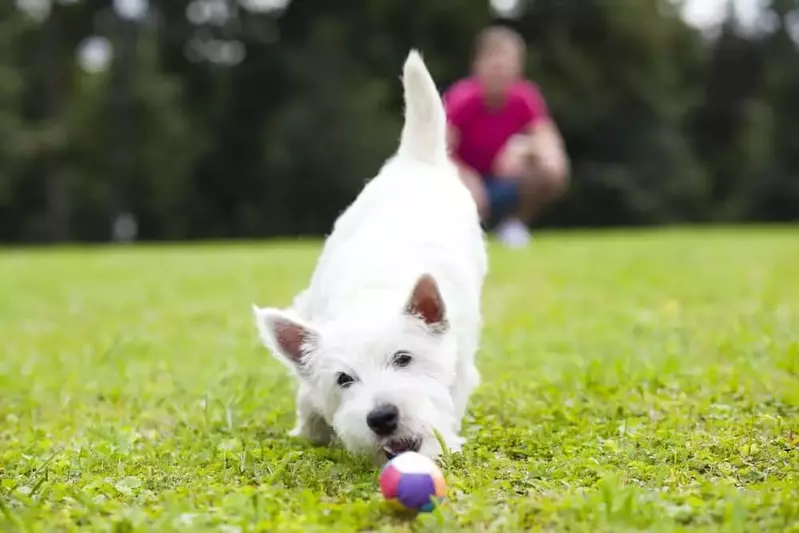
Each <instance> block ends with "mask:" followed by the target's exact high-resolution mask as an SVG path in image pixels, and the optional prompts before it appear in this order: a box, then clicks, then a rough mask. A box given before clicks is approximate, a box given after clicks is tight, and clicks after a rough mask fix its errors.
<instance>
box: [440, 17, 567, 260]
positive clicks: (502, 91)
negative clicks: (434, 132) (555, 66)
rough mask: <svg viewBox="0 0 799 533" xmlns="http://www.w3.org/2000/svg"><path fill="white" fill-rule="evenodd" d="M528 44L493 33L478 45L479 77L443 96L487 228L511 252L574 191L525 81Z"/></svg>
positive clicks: (453, 140)
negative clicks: (548, 207)
mask: <svg viewBox="0 0 799 533" xmlns="http://www.w3.org/2000/svg"><path fill="white" fill-rule="evenodd" d="M524 62H525V43H524V40H523V39H522V37H521V36H520V35H519V34H518V33H516V32H515V31H513V30H512V29H510V28H507V27H504V26H490V27H488V28H486V29H484V30H483V31H482V32H481V33H480V34H479V35H478V36H477V39H476V41H475V47H474V55H473V58H472V72H471V75H470V76H468V77H466V78H464V79H462V80H459V81H458V82H456V83H455V84H454V85H452V86H451V87H450V88H449V89H448V90H447V91H446V92H445V93H444V96H443V99H444V106H445V108H446V111H447V119H448V126H449V131H448V142H449V147H450V153H451V157H452V158H453V159H454V161H455V163H456V164H457V165H458V168H459V170H460V174H461V179H462V180H463V182H464V184H465V185H466V186H467V188H468V189H469V191H470V192H471V193H472V197H473V198H474V200H475V202H476V203H477V208H478V211H479V213H480V217H481V219H482V221H483V224H484V225H485V226H486V227H487V228H488V229H493V230H494V231H495V233H496V235H497V237H498V238H499V240H500V241H501V242H502V243H504V244H505V245H507V246H511V247H522V246H525V245H526V244H527V243H528V242H529V241H530V232H529V226H528V225H529V224H530V222H531V221H532V219H533V218H534V217H535V216H536V215H538V214H539V213H540V212H541V210H542V208H543V207H545V206H546V205H547V204H549V203H551V202H552V201H553V200H556V199H557V198H559V197H560V196H561V195H562V194H563V193H564V191H565V190H566V187H567V182H568V174H569V160H568V156H567V154H566V152H565V148H564V145H563V140H562V138H561V135H560V132H559V130H558V128H557V126H556V125H555V123H554V121H553V120H552V118H551V117H550V114H549V110H548V107H547V104H546V102H545V101H544V98H543V96H542V95H541V93H540V92H539V90H538V87H537V86H536V85H535V84H534V83H532V82H530V81H528V80H526V79H525V78H524V76H523V65H524Z"/></svg>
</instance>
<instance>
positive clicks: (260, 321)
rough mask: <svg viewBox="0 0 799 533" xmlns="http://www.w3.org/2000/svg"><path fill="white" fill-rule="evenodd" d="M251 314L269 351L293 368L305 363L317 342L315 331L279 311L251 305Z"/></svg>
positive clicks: (317, 337)
mask: <svg viewBox="0 0 799 533" xmlns="http://www.w3.org/2000/svg"><path fill="white" fill-rule="evenodd" d="M253 314H254V315H255V325H256V327H257V328H258V333H259V334H260V337H261V341H262V342H263V343H264V345H265V346H266V347H267V348H268V349H269V350H271V351H272V352H273V353H274V354H276V355H279V356H280V357H281V359H283V360H284V361H286V362H288V363H290V364H291V365H292V366H294V367H295V368H298V369H299V368H301V367H303V366H304V365H305V364H306V363H307V358H308V355H309V354H310V353H311V352H313V350H314V349H315V348H316V345H317V342H318V340H319V335H318V333H317V332H316V330H314V329H313V328H312V327H311V326H310V325H308V324H306V323H305V322H303V321H302V320H300V319H298V318H296V317H293V316H290V315H289V314H288V313H286V312H284V311H281V310H279V309H273V308H265V309H259V308H258V307H256V306H254V305H253Z"/></svg>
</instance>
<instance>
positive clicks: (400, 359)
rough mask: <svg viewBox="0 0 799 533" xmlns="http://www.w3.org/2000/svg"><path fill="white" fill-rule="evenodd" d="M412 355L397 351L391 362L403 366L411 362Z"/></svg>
mask: <svg viewBox="0 0 799 533" xmlns="http://www.w3.org/2000/svg"><path fill="white" fill-rule="evenodd" d="M412 359H413V357H412V356H411V354H409V353H408V352H397V353H395V354H394V358H393V360H392V363H393V364H394V366H396V367H399V368H403V367H406V366H408V365H409V364H411V360H412Z"/></svg>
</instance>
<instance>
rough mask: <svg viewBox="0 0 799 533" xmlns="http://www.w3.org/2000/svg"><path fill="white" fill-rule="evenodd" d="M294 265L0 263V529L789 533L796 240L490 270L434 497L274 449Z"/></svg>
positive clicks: (794, 487)
mask: <svg viewBox="0 0 799 533" xmlns="http://www.w3.org/2000/svg"><path fill="white" fill-rule="evenodd" d="M317 251H318V243H306V244H271V245H266V244H246V245H243V244H240V245H235V246H234V245H218V246H217V245H215V246H211V245H208V246H203V247H200V246H195V247H191V246H163V247H157V246H153V247H139V248H123V249H92V250H88V249H66V250H59V251H39V250H18V251H5V252H2V253H0V338H2V344H1V346H2V357H0V531H4V532H11V531H66V530H78V529H81V530H84V531H87V530H92V531H112V530H113V531H153V530H157V531H166V530H170V531H174V530H183V531H203V530H215V531H223V532H234V531H242V532H245V531H256V530H259V531H270V532H272V531H303V532H313V531H323V530H331V531H342V532H343V531H355V530H370V531H456V530H462V531H530V530H553V531H554V530H557V531H613V532H620V531H630V530H649V531H678V530H703V531H711V530H714V531H715V530H725V531H741V532H743V531H747V532H753V531H759V532H760V531H799V230H796V229H781V230H778V229H770V230H765V229H758V230H752V229H750V230H732V229H728V230H715V231H710V230H704V231H696V230H694V231H689V230H675V231H661V232H634V233H633V232H630V233H605V234H594V235H590V234H577V233H575V234H549V235H544V236H542V237H540V238H539V240H538V241H537V242H536V243H535V245H534V246H533V247H532V248H531V249H530V250H529V251H524V252H520V253H512V252H508V251H505V250H500V249H494V248H492V251H491V273H490V276H489V279H488V282H487V287H486V292H485V301H484V312H485V319H486V329H485V333H484V342H483V345H482V348H481V353H480V354H479V366H480V369H481V371H482V374H483V380H484V383H483V385H482V387H481V388H480V389H479V390H478V392H477V393H476V395H475V397H474V400H473V403H472V406H471V409H470V414H469V417H468V420H467V422H466V434H467V435H468V437H469V442H468V445H467V446H466V448H465V450H464V452H463V454H460V455H455V456H451V457H448V458H446V459H445V460H444V464H443V469H444V471H445V475H446V477H447V480H448V482H449V485H450V488H451V491H450V499H449V501H448V502H446V504H445V505H444V506H443V507H441V508H440V509H439V510H438V512H436V513H433V514H429V515H422V516H419V517H417V518H416V519H412V520H409V519H407V518H405V517H399V516H396V515H394V514H392V513H391V512H390V511H389V510H388V509H387V508H386V506H385V504H384V502H382V501H381V498H380V495H379V492H378V489H377V482H376V475H377V472H376V470H375V469H374V468H373V467H371V466H370V465H369V464H368V463H367V462H365V461H363V460H361V459H358V458H354V457H350V456H348V455H347V454H346V453H345V452H344V451H342V450H341V449H338V448H330V449H327V448H314V447H312V446H310V445H308V444H307V443H305V442H303V441H301V440H296V439H291V438H290V437H288V436H287V435H286V432H287V430H288V429H289V428H290V426H291V424H292V422H293V396H292V392H293V384H292V382H291V381H290V380H288V379H287V378H286V373H285V372H284V371H283V367H282V366H280V365H279V364H278V363H277V362H275V361H274V360H273V359H272V358H271V356H269V354H267V353H266V352H265V351H264V350H263V349H261V348H260V347H259V346H258V344H257V341H256V336H255V333H254V329H253V327H252V323H251V318H250V314H249V313H250V304H251V303H253V302H257V303H259V304H267V303H270V304H285V303H287V302H289V300H290V297H291V296H292V295H293V293H294V292H295V291H297V290H299V289H301V288H302V287H303V285H304V283H305V282H306V280H307V277H308V276H309V274H310V272H311V269H312V268H313V262H314V259H315V255H316V253H317Z"/></svg>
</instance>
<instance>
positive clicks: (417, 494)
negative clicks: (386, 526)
mask: <svg viewBox="0 0 799 533" xmlns="http://www.w3.org/2000/svg"><path fill="white" fill-rule="evenodd" d="M380 492H382V493H383V496H384V497H385V498H386V499H387V500H388V501H389V502H391V503H394V504H398V505H399V506H400V507H402V508H404V509H409V510H413V511H421V512H425V513H427V512H430V511H432V510H433V509H434V507H435V504H434V502H436V503H440V502H441V501H443V499H444V496H446V494H447V484H446V481H445V480H444V474H442V473H441V469H440V468H438V466H437V465H436V463H435V462H434V461H433V460H432V459H429V458H427V457H425V456H424V455H421V454H419V453H416V452H403V453H401V454H399V455H397V456H396V457H394V458H393V459H391V460H390V461H389V462H388V463H386V465H385V466H384V467H383V469H382V470H381V471H380Z"/></svg>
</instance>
